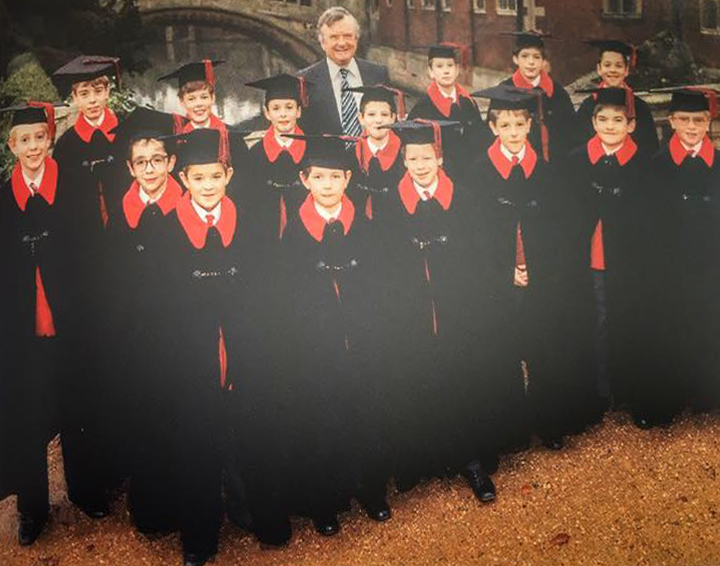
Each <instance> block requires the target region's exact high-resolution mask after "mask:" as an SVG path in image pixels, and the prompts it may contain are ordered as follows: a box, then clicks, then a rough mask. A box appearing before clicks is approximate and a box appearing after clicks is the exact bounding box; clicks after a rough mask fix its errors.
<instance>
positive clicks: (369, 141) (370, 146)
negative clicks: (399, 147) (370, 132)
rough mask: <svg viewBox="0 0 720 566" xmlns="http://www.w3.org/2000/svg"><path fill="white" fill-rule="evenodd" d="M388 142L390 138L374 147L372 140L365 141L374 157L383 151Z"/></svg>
mask: <svg viewBox="0 0 720 566" xmlns="http://www.w3.org/2000/svg"><path fill="white" fill-rule="evenodd" d="M389 140H390V136H388V137H386V138H385V141H384V142H383V144H382V145H375V143H374V142H373V140H372V138H368V139H367V142H368V147H369V148H370V151H372V154H373V155H376V154H377V152H378V151H380V150H382V149H385V146H386V145H387V144H388V141H389Z"/></svg>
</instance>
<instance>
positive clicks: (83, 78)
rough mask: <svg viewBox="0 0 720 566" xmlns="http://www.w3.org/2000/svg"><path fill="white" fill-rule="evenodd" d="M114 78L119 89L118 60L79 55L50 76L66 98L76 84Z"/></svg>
mask: <svg viewBox="0 0 720 566" xmlns="http://www.w3.org/2000/svg"><path fill="white" fill-rule="evenodd" d="M109 76H112V77H115V83H116V85H117V87H118V88H120V58H119V57H105V56H103V55H80V56H79V57H76V58H75V59H73V60H72V61H70V62H69V63H66V64H65V65H63V66H62V67H60V68H59V69H58V70H57V71H55V72H54V73H53V74H52V78H53V80H54V82H55V83H56V85H57V87H58V89H59V90H60V94H61V95H62V96H67V95H69V94H70V92H71V91H72V86H73V85H74V84H76V83H81V82H87V81H92V80H94V79H97V78H99V77H109Z"/></svg>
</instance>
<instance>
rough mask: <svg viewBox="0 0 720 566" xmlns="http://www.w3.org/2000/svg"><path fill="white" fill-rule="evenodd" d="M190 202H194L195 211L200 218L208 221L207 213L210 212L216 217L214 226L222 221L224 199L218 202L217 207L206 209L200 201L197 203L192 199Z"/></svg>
mask: <svg viewBox="0 0 720 566" xmlns="http://www.w3.org/2000/svg"><path fill="white" fill-rule="evenodd" d="M190 202H191V203H192V207H193V208H194V209H195V212H196V213H197V215H198V216H199V217H200V220H202V221H203V222H205V223H207V215H208V214H210V215H212V217H213V218H214V219H215V221H214V222H213V226H217V223H218V222H220V213H221V212H222V201H220V202H219V203H217V205H216V206H215V208H213V209H212V210H205V209H204V208H203V207H202V206H200V205H199V204H198V203H196V202H195V201H194V200H192V199H190Z"/></svg>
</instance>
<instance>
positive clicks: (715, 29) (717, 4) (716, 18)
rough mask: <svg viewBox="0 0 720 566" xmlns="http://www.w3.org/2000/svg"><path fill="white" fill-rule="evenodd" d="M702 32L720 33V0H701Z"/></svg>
mask: <svg viewBox="0 0 720 566" xmlns="http://www.w3.org/2000/svg"><path fill="white" fill-rule="evenodd" d="M700 30H701V31H703V32H705V33H720V0H700Z"/></svg>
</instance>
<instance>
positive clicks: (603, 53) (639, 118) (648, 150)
mask: <svg viewBox="0 0 720 566" xmlns="http://www.w3.org/2000/svg"><path fill="white" fill-rule="evenodd" d="M585 43H587V44H588V45H591V46H592V47H595V48H597V49H598V50H599V52H600V59H599V60H598V64H597V74H598V75H599V77H600V84H599V85H598V88H607V87H610V88H624V89H626V90H627V91H628V92H629V93H632V89H631V88H630V87H629V86H628V84H627V78H628V76H629V75H630V73H631V72H632V71H633V69H634V66H635V59H636V51H635V48H634V47H633V46H632V45H628V44H627V43H625V42H623V41H618V40H612V39H593V40H590V41H586V42H585ZM632 96H633V99H632V100H631V101H630V106H629V108H630V109H632V110H633V113H634V115H635V118H634V123H635V126H634V131H633V132H632V134H631V135H632V138H633V140H634V141H635V143H637V145H638V149H639V150H640V152H641V153H644V154H645V155H646V156H647V157H650V156H651V155H653V154H654V153H655V152H656V151H657V149H658V145H659V144H658V135H657V128H656V127H655V120H654V119H653V116H652V113H651V112H650V107H649V106H648V105H647V103H646V102H645V101H644V100H643V99H642V98H640V97H638V96H636V95H635V94H633V95H632ZM596 97H597V94H593V95H592V96H589V97H588V98H586V99H585V100H584V101H583V102H582V104H581V105H580V107H579V108H578V110H577V127H578V129H579V130H580V132H581V133H580V136H581V137H580V140H579V141H580V144H581V145H582V144H584V143H585V142H586V141H587V140H589V139H590V138H592V137H593V136H594V135H595V132H596V130H595V128H594V126H593V112H594V109H595V108H596V104H595V99H596Z"/></svg>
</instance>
